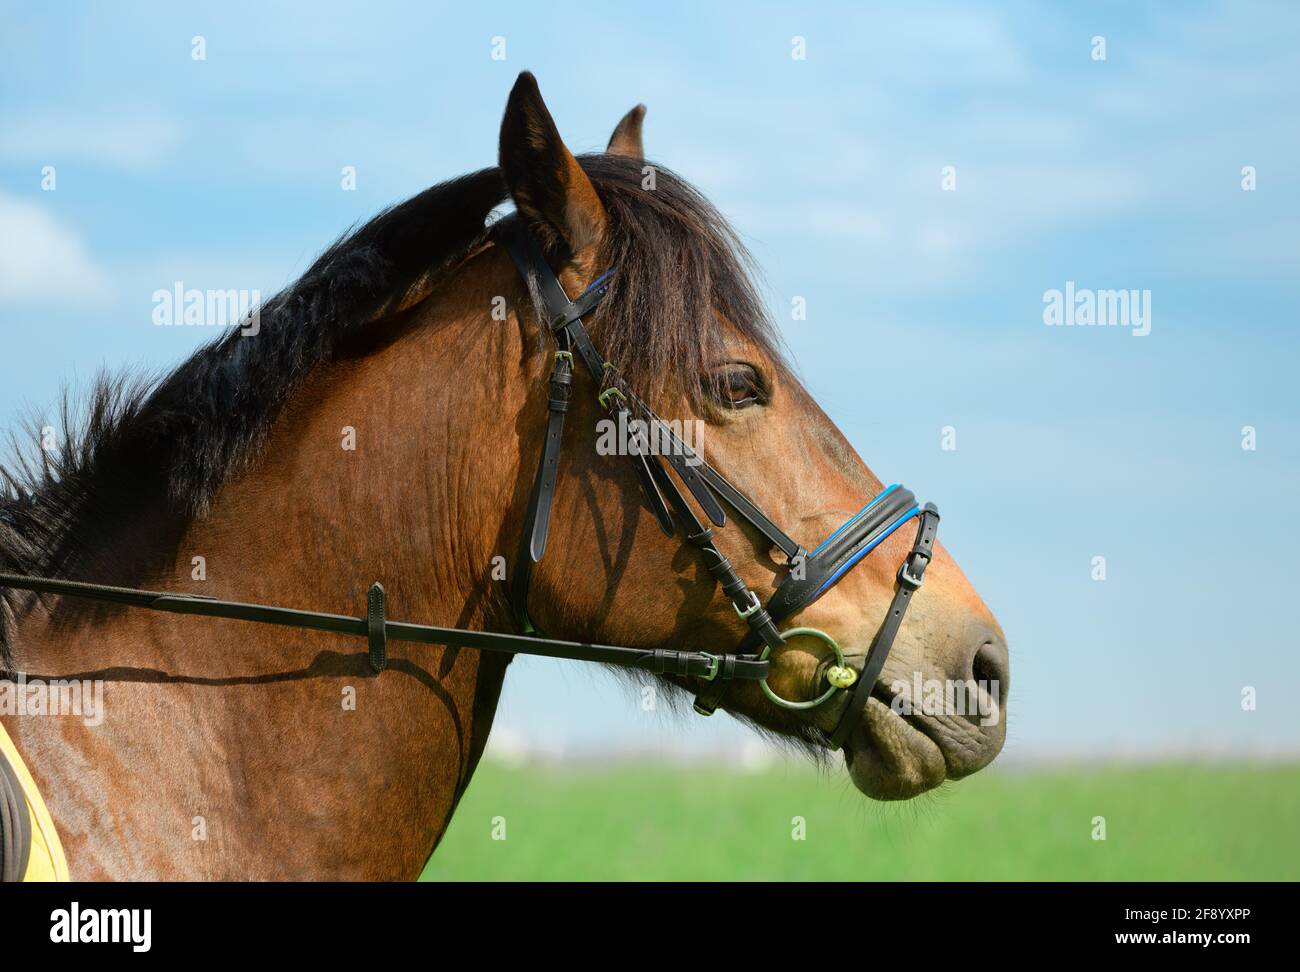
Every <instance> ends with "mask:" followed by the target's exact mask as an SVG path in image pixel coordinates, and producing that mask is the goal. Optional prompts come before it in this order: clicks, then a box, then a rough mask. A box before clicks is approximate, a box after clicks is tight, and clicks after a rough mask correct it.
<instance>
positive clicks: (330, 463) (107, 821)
mask: <svg viewBox="0 0 1300 972" xmlns="http://www.w3.org/2000/svg"><path fill="white" fill-rule="evenodd" d="M464 299H465V297H464V295H457V293H456V292H455V291H452V292H451V293H450V294H449V295H448V296H447V297H446V298H441V299H434V300H431V301H430V306H429V308H428V310H427V312H426V313H427V314H428V315H429V318H430V319H429V320H426V321H424V322H422V323H421V324H420V325H418V326H415V327H412V328H410V329H408V330H407V331H406V332H405V334H404V335H403V336H402V337H400V338H399V339H397V340H396V341H394V342H392V343H389V344H388V345H387V346H385V347H383V348H381V349H379V350H377V351H374V352H373V353H371V354H369V355H366V356H364V357H360V358H356V359H353V360H349V361H346V362H342V363H338V364H334V365H331V366H329V367H328V368H325V369H322V370H321V373H320V374H318V375H315V376H313V379H312V381H311V382H310V383H309V385H308V386H307V387H305V388H304V389H303V391H302V392H301V393H300V394H299V395H298V396H297V397H296V398H295V400H294V401H293V402H291V403H290V405H289V406H288V407H287V408H286V409H285V411H284V413H283V415H282V416H281V418H280V420H279V421H278V422H277V425H276V427H275V429H274V430H273V432H272V434H271V436H270V438H269V440H268V442H267V445H266V447H265V449H264V450H263V451H262V452H261V454H260V459H259V461H258V462H257V463H256V465H255V466H254V467H253V468H251V469H250V470H248V471H247V472H245V473H243V474H241V475H240V476H238V477H237V478H235V479H233V480H232V481H231V482H229V483H227V484H226V486H225V487H224V488H223V489H222V490H221V492H220V494H219V496H218V497H217V499H216V501H215V503H214V505H213V509H212V511H211V513H210V514H209V515H208V516H206V517H204V518H203V519H202V520H201V521H198V522H196V523H194V524H193V525H192V526H191V527H190V528H189V529H188V530H187V531H186V532H185V533H184V535H183V537H182V539H181V541H180V543H179V544H178V545H177V549H176V551H175V554H174V562H173V564H172V567H171V571H170V574H168V572H166V571H164V572H163V573H162V574H161V575H160V576H159V577H158V578H157V583H156V584H153V585H151V586H157V587H163V588H171V589H181V590H188V591H194V592H198V593H205V594H211V595H213V596H218V597H222V598H228V599H235V600H251V601H263V602H268V603H274V604H283V605H286V606H298V607H304V608H308V609H313V610H326V611H334V612H338V613H349V614H364V596H365V591H366V588H367V586H368V585H369V584H370V583H371V582H372V581H375V580H379V581H381V582H382V583H383V584H384V586H385V588H386V589H387V591H388V594H389V612H390V615H391V616H392V617H394V618H398V619H410V620H418V621H423V622H427V623H433V624H444V625H455V626H468V627H479V626H483V625H485V624H491V623H492V622H493V621H499V620H500V619H499V617H494V612H495V611H497V610H499V605H500V603H501V601H500V598H496V597H493V596H492V594H491V591H492V584H493V583H494V582H493V581H492V580H491V579H490V575H491V571H492V565H493V558H494V557H496V556H498V555H502V556H506V557H507V558H509V557H510V556H511V555H512V554H513V537H507V536H506V533H507V532H508V531H507V528H506V527H505V526H503V524H504V522H505V517H506V516H507V512H508V511H509V510H510V509H511V504H512V502H514V500H515V498H516V497H517V495H518V493H519V491H518V490H517V486H518V484H517V483H516V479H518V478H519V476H520V472H519V468H520V465H519V459H518V456H517V455H512V453H511V450H512V445H513V443H515V442H516V441H518V434H517V433H516V431H515V422H516V419H517V414H518V411H519V408H520V407H522V401H523V394H524V393H523V391H522V389H521V388H520V383H519V381H518V378H517V375H509V376H507V375H505V374H504V373H503V369H509V368H515V369H518V367H519V366H520V364H521V362H522V361H523V360H524V359H525V358H526V357H527V355H526V354H525V353H524V352H523V350H522V347H521V345H520V335H519V333H518V331H517V330H515V329H512V328H511V327H509V326H507V325H506V324H497V325H496V326H495V328H485V326H484V323H483V322H484V320H485V319H486V313H485V312H486V310H487V309H488V304H487V302H486V300H485V301H484V303H483V304H482V307H481V308H480V313H479V314H478V315H477V319H476V320H475V319H473V315H467V314H466V313H465V311H466V308H465V307H462V306H460V304H461V303H463V302H464ZM503 396H504V397H505V398H506V399H507V400H506V401H502V398H503ZM200 558H201V559H200ZM200 576H201V577H202V578H203V579H198V578H199V577H200ZM73 619H74V620H72V621H68V620H66V619H64V620H60V614H59V612H56V614H55V616H54V621H53V622H49V623H47V621H46V620H45V619H41V618H33V619H32V622H31V626H30V627H28V628H26V629H25V630H23V631H22V632H20V639H19V640H20V641H22V640H23V637H22V636H26V638H27V641H28V643H29V647H30V646H31V645H32V644H34V645H36V646H37V647H36V648H35V650H32V651H27V652H24V654H25V655H26V656H27V659H28V660H27V661H25V663H24V665H23V667H24V668H25V669H27V670H28V671H31V672H33V673H39V674H44V675H49V676H63V677H68V676H70V675H79V676H81V677H88V678H91V679H94V678H102V679H103V680H104V683H105V685H104V701H105V710H106V712H105V718H104V720H103V723H102V725H100V726H97V727H89V726H86V725H84V722H70V721H68V720H66V719H58V720H56V719H39V720H38V719H28V720H16V721H18V722H20V723H22V724H21V725H18V726H17V727H16V735H17V736H18V737H19V742H18V744H19V746H20V748H22V750H23V751H24V753H27V754H30V755H29V761H30V762H31V763H32V764H33V766H32V769H33V771H34V772H35V773H36V775H37V778H38V780H40V781H41V783H42V788H43V789H44V790H45V791H46V797H47V800H48V801H49V803H50V805H51V809H52V812H53V813H54V814H55V817H56V820H57V821H58V822H59V825H60V829H61V830H63V831H64V832H65V836H64V842H65V845H67V846H68V850H69V857H70V860H71V864H72V869H73V874H74V876H85V877H98V876H120V877H127V876H135V877H140V876H150V875H163V876H194V877H200V876H221V877H230V878H240V877H330V876H337V877H388V878H394V877H409V876H413V874H412V872H413V869H417V868H418V866H419V864H420V863H421V862H422V861H423V860H424V858H425V856H426V855H427V853H428V852H429V850H430V849H431V847H432V845H433V843H434V842H435V841H436V840H437V838H438V837H439V836H440V835H441V833H442V830H443V829H444V828H445V826H446V822H447V820H448V819H449V816H450V813H451V810H452V808H453V807H454V805H455V801H456V799H457V798H458V796H459V793H460V792H461V790H462V789H463V786H464V784H465V783H467V782H468V779H469V775H470V773H471V772H472V771H473V768H474V765H475V763H476V762H477V759H478V756H479V755H480V754H481V751H482V747H483V745H484V743H485V742H486V738H487V731H488V729H489V727H490V724H491V719H492V716H493V713H494V710H495V704H496V698H497V695H498V693H499V691H500V685H501V679H502V677H503V674H504V661H503V660H501V659H499V658H489V659H483V658H481V657H480V656H479V654H478V653H476V652H457V651H455V650H444V649H442V648H439V647H435V646H408V645H402V644H393V645H390V669H389V670H388V671H387V672H385V673H384V674H383V675H382V676H381V677H378V678H376V677H373V676H372V675H371V673H370V672H369V669H368V668H367V666H366V646H365V644H364V642H360V641H358V640H356V639H350V638H346V637H343V636H332V635H324V634H319V633H308V632H296V631H286V630H285V629H280V628H273V627H262V626H257V625H252V624H248V623H245V622H238V621H226V620H211V619H198V618H191V617H183V616H173V615H156V614H151V613H148V612H143V611H131V610H127V611H120V610H112V611H107V612H104V611H78V612H77V613H76V614H75V615H74V616H73ZM14 721H15V720H9V721H8V723H7V724H10V725H11V726H12V724H13V722H14ZM198 818H202V822H201V823H199V822H196V821H197V820H198ZM376 820H384V821H388V822H389V823H388V824H386V825H385V826H384V827H383V828H380V832H379V833H378V834H377V833H376V828H375V826H374V823H375V821H376ZM200 827H201V828H202V830H203V834H204V839H198V838H197V837H196V836H195V835H196V833H197V832H198V830H199V829H200ZM160 828H161V836H160ZM160 841H161V844H160Z"/></svg>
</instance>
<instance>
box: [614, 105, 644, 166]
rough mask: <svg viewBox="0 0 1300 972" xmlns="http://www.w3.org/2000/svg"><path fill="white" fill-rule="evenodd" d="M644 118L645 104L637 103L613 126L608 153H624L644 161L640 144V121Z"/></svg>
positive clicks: (642, 146) (630, 157)
mask: <svg viewBox="0 0 1300 972" xmlns="http://www.w3.org/2000/svg"><path fill="white" fill-rule="evenodd" d="M644 118H645V105H637V106H636V107H635V108H633V109H632V110H631V111H629V112H628V113H627V114H626V115H624V116H623V120H622V121H620V122H619V123H618V125H617V126H615V128H614V134H613V135H611V136H610V137H609V148H607V149H605V151H606V152H608V153H609V154H610V155H626V156H627V157H628V158H629V159H636V160H637V161H638V162H644V161H645V146H644V145H642V144H641V122H642V120H643V119H644Z"/></svg>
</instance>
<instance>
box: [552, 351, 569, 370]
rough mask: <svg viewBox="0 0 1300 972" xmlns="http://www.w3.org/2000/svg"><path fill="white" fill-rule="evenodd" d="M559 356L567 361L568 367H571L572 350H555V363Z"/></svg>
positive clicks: (557, 361)
mask: <svg viewBox="0 0 1300 972" xmlns="http://www.w3.org/2000/svg"><path fill="white" fill-rule="evenodd" d="M561 358H563V359H564V360H565V361H567V362H569V367H570V368H572V367H573V352H572V351H556V352H555V360H556V363H559V360H560V359H561Z"/></svg>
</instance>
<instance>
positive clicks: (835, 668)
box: [826, 665, 858, 688]
mask: <svg viewBox="0 0 1300 972" xmlns="http://www.w3.org/2000/svg"><path fill="white" fill-rule="evenodd" d="M857 680H858V673H857V670H856V669H853V668H849V667H848V666H847V665H832V666H831V667H830V668H828V669H826V681H828V682H830V683H831V684H832V685H834V686H835V687H836V688H848V687H849V686H850V685H852V684H853V683H854V682H856V681H857Z"/></svg>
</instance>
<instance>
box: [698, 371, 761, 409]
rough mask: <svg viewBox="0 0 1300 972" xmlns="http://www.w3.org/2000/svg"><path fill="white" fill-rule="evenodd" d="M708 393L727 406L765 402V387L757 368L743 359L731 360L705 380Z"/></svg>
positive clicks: (742, 406) (734, 406)
mask: <svg viewBox="0 0 1300 972" xmlns="http://www.w3.org/2000/svg"><path fill="white" fill-rule="evenodd" d="M706 385H707V390H708V392H709V395H710V396H711V397H712V398H714V399H715V400H716V401H717V402H718V403H719V404H721V405H723V406H725V407H727V408H749V407H750V406H751V405H766V404H767V389H766V388H765V387H764V385H763V379H762V377H761V376H760V375H759V373H758V370H757V369H756V368H755V367H754V366H753V365H751V364H746V363H745V362H743V361H731V362H728V363H727V364H725V365H722V366H721V367H720V368H717V369H715V370H714V372H713V373H712V374H711V375H710V376H709V377H708V379H707V380H706Z"/></svg>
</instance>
